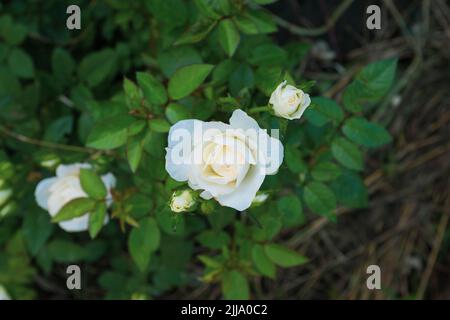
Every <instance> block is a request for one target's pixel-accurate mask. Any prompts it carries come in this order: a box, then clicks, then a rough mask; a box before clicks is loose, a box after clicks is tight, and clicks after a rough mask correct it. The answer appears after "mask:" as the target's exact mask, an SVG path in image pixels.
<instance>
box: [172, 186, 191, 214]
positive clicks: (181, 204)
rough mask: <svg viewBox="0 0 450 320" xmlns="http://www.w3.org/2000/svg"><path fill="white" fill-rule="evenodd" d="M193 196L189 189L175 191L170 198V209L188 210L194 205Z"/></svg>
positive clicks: (175, 210)
mask: <svg viewBox="0 0 450 320" xmlns="http://www.w3.org/2000/svg"><path fill="white" fill-rule="evenodd" d="M196 203H197V202H196V200H195V196H194V195H193V194H192V191H190V190H182V191H175V192H174V193H173V194H172V199H171V200H170V209H171V210H172V211H173V212H185V211H190V210H192V209H193V208H194V206H195V205H196Z"/></svg>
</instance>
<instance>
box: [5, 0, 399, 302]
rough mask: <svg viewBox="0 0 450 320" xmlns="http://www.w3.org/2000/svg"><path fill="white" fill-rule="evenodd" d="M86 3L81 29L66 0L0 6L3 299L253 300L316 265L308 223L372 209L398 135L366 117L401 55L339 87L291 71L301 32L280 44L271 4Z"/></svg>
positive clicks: (304, 58) (303, 44) (302, 52)
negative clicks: (71, 278)
mask: <svg viewBox="0 0 450 320" xmlns="http://www.w3.org/2000/svg"><path fill="white" fill-rule="evenodd" d="M78 2H79V5H80V8H81V12H82V17H83V18H82V29H81V30H75V31H70V30H67V28H66V27H65V21H64V20H63V19H61V18H62V17H65V10H66V7H67V5H69V3H66V1H56V0H55V1H44V2H36V3H30V2H25V1H20V0H19V1H14V2H7V3H6V4H3V3H2V4H0V6H1V11H0V39H1V42H0V137H1V138H0V182H1V183H0V283H1V284H2V285H3V286H4V287H5V289H6V291H7V292H8V294H9V296H11V298H13V299H28V298H35V297H40V298H48V297H56V298H69V297H77V298H120V299H129V298H135V297H139V298H157V297H167V295H168V294H169V293H174V292H184V293H186V292H189V293H190V294H194V293H196V292H200V291H201V292H209V289H208V288H210V290H211V292H216V291H215V290H214V288H215V287H216V286H220V289H221V293H222V295H223V297H225V298H240V299H247V298H251V297H260V296H259V295H258V290H254V289H255V286H254V281H255V279H259V278H261V277H264V278H266V279H267V281H276V275H277V268H290V267H296V268H299V270H301V268H302V265H304V264H305V263H308V259H307V257H305V253H304V252H299V251H297V250H294V249H293V248H292V247H290V246H289V245H288V243H289V242H288V241H286V240H288V239H289V238H290V237H291V236H293V235H295V234H298V233H299V232H301V230H302V228H303V227H304V226H305V224H306V223H307V222H308V221H310V220H312V219H316V218H317V216H318V215H320V216H323V217H325V218H326V219H330V220H336V219H337V215H336V209H337V208H338V207H351V208H362V207H365V206H367V204H368V201H369V200H368V194H367V190H366V188H365V185H364V182H363V180H362V177H361V175H362V174H363V172H364V163H365V161H364V160H365V157H366V155H368V156H379V155H378V154H376V155H374V154H373V153H368V152H367V151H369V152H370V150H372V149H373V148H376V147H380V146H382V145H385V144H387V143H389V142H390V136H389V134H388V132H387V131H386V130H385V129H384V128H383V127H382V126H380V125H379V124H377V123H375V122H372V121H369V120H368V119H367V118H365V115H366V114H367V113H371V112H373V110H374V109H375V108H376V107H377V103H378V101H380V99H381V98H383V97H384V96H385V95H386V93H387V92H388V91H389V90H390V87H391V85H392V83H393V81H394V77H395V70H396V60H393V59H387V60H381V61H375V62H372V63H370V64H368V65H367V66H366V67H363V68H361V69H360V70H359V71H358V72H357V73H356V75H355V76H354V78H353V79H352V80H351V81H350V83H349V84H348V86H347V87H345V88H341V87H339V90H340V91H339V92H336V91H333V90H331V91H330V90H329V88H330V86H331V85H333V83H330V82H327V81H320V82H319V83H317V85H315V83H314V81H310V80H311V79H307V78H306V76H305V74H304V73H303V72H299V70H303V68H299V65H300V63H301V62H304V65H308V61H309V60H308V59H309V49H310V41H309V40H308V39H301V40H300V39H295V40H293V41H290V42H286V43H281V42H279V41H278V40H277V38H276V35H277V31H278V26H277V23H276V22H275V20H274V19H273V15H272V13H271V12H270V11H268V10H267V9H265V8H264V7H263V6H262V4H265V3H267V2H271V1H260V0H251V1H240V0H220V1H206V0H196V1H185V0H164V1H163V0H155V1H153V0H152V1H144V0H139V1H107V2H104V1H87V0H80V1H78ZM43 14H45V18H44V17H43V16H42V15H43ZM36 17H40V19H36ZM290 40H292V39H290ZM358 63H360V62H359V61H358ZM342 68H344V67H342ZM333 88H334V87H333ZM330 92H331V93H330ZM310 96H311V98H310ZM195 128H198V129H199V130H200V131H201V132H202V133H201V134H200V135H196V132H195V131H196V130H195ZM272 130H274V131H272ZM275 130H276V131H275ZM275 132H277V133H278V136H277V135H276V134H275ZM182 138H183V139H182ZM107 221H109V223H107V224H105V222H107ZM67 231H69V232H67ZM72 231H80V232H72ZM69 264H80V265H81V264H82V265H83V266H86V268H83V270H84V271H83V272H85V273H86V274H85V275H83V276H86V277H87V279H89V281H87V283H88V285H87V286H86V287H84V288H83V290H82V291H81V292H74V291H68V290H66V287H65V284H66V278H65V276H66V274H65V272H63V271H62V270H64V268H65V267H67V265H69ZM37 275H38V276H37ZM36 279H41V281H37V280H36ZM42 279H45V280H42ZM199 279H200V280H201V282H202V283H201V284H200V283H199ZM47 280H48V283H51V286H44V287H42V284H43V283H46V281H47ZM205 284H206V285H208V287H205V288H207V289H206V290H203V289H201V290H195V288H197V287H199V286H203V285H205ZM257 288H260V286H258V287H257ZM176 290H180V291H176ZM205 294H207V293H205ZM171 297H172V296H171ZM179 297H180V296H179ZM189 297H194V298H197V297H198V296H192V295H190V296H189ZM201 297H207V296H203V295H202V296H201ZM182 298H184V296H183V297H182Z"/></svg>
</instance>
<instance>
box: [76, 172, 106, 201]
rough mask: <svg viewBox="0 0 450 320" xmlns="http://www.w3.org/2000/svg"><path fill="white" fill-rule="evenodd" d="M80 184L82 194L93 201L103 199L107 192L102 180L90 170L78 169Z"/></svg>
mask: <svg viewBox="0 0 450 320" xmlns="http://www.w3.org/2000/svg"><path fill="white" fill-rule="evenodd" d="M80 184H81V187H82V188H83V190H84V192H86V193H87V194H88V196H89V197H91V198H93V199H95V200H102V199H104V198H105V197H106V194H107V192H108V191H107V190H106V187H105V184H104V183H103V181H102V179H101V178H100V177H99V176H98V175H97V173H95V172H94V170H91V169H80Z"/></svg>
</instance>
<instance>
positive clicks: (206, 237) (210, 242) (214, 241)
mask: <svg viewBox="0 0 450 320" xmlns="http://www.w3.org/2000/svg"><path fill="white" fill-rule="evenodd" d="M196 239H197V241H198V242H199V243H200V244H202V245H203V246H205V247H207V248H210V249H220V248H222V247H223V246H226V245H228V243H229V242H230V236H229V235H228V234H227V233H225V232H223V231H219V232H216V231H214V230H205V231H203V232H202V233H200V234H199V235H198V236H197V237H196Z"/></svg>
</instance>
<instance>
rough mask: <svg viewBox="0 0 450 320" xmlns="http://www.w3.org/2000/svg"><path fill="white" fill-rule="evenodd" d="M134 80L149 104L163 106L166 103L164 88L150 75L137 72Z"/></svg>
mask: <svg viewBox="0 0 450 320" xmlns="http://www.w3.org/2000/svg"><path fill="white" fill-rule="evenodd" d="M136 79H137V82H138V84H139V86H140V87H141V89H142V92H143V93H144V97H145V99H147V101H149V102H150V103H151V104H156V105H163V104H165V103H166V102H167V93H166V88H164V86H163V85H162V83H161V82H159V81H158V80H156V79H155V78H154V77H153V76H152V75H151V74H150V73H146V72H137V73H136Z"/></svg>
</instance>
